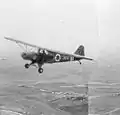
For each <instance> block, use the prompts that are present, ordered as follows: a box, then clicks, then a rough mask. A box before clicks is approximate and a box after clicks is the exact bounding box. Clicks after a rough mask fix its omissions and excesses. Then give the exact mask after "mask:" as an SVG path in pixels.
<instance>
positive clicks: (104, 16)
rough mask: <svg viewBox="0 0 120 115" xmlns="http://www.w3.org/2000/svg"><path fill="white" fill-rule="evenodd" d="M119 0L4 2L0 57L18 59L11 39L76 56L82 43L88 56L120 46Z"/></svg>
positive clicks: (0, 13)
mask: <svg viewBox="0 0 120 115" xmlns="http://www.w3.org/2000/svg"><path fill="white" fill-rule="evenodd" d="M119 31H120V1H119V0H1V1H0V53H1V54H0V55H2V56H12V55H13V56H16V54H17V53H19V51H22V50H20V49H19V48H18V46H17V45H16V44H15V43H12V42H9V41H6V40H4V39H3V38H4V36H11V37H13V38H15V39H19V40H22V41H25V42H28V43H31V44H35V45H39V46H41V47H45V48H50V49H53V50H59V51H63V52H68V53H73V52H74V51H75V50H76V48H77V47H78V46H79V45H80V44H83V45H84V46H85V52H86V55H87V56H88V57H98V56H99V55H101V54H102V53H101V52H102V51H106V52H110V51H113V52H114V51H116V50H117V49H118V48H119V46H120V39H119V38H120V32H119Z"/></svg>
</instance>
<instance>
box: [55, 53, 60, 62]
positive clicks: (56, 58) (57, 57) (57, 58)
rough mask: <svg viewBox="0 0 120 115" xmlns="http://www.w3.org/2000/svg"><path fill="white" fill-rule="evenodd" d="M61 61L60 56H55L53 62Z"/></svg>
mask: <svg viewBox="0 0 120 115" xmlns="http://www.w3.org/2000/svg"><path fill="white" fill-rule="evenodd" d="M60 60H61V56H60V54H56V56H55V61H57V62H58V61H60Z"/></svg>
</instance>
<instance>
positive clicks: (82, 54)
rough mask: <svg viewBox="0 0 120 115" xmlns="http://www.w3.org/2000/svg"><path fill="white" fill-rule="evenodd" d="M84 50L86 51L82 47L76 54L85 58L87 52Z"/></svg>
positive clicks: (81, 46)
mask: <svg viewBox="0 0 120 115" xmlns="http://www.w3.org/2000/svg"><path fill="white" fill-rule="evenodd" d="M84 50H85V49H84V46H83V45H80V46H79V48H78V49H77V50H76V51H75V53H74V54H77V55H81V56H85V51H84Z"/></svg>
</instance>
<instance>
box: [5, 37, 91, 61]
mask: <svg viewBox="0 0 120 115" xmlns="http://www.w3.org/2000/svg"><path fill="white" fill-rule="evenodd" d="M4 38H5V39H7V40H10V41H13V42H15V43H20V44H23V45H27V46H30V47H34V48H37V49H40V50H46V51H47V52H48V54H49V55H52V56H53V57H54V60H52V61H51V60H50V61H49V63H55V62H66V61H74V59H75V58H76V59H77V60H81V59H85V60H93V59H91V58H87V57H85V56H80V55H76V54H69V53H64V52H60V51H55V50H52V49H47V48H43V47H40V46H37V45H33V44H29V43H27V42H23V41H20V40H15V39H13V38H11V37H4Z"/></svg>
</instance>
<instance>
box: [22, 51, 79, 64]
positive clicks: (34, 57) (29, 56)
mask: <svg viewBox="0 0 120 115" xmlns="http://www.w3.org/2000/svg"><path fill="white" fill-rule="evenodd" d="M60 56H61V58H60V59H57V58H58V57H56V54H54V55H50V54H49V55H43V54H42V53H39V54H38V53H36V52H27V53H26V52H23V53H22V54H21V57H22V58H23V59H24V60H29V61H33V62H35V63H40V62H41V61H42V59H43V58H44V63H57V62H68V61H79V60H80V59H79V58H75V57H73V56H65V55H60ZM56 59H57V60H56Z"/></svg>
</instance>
